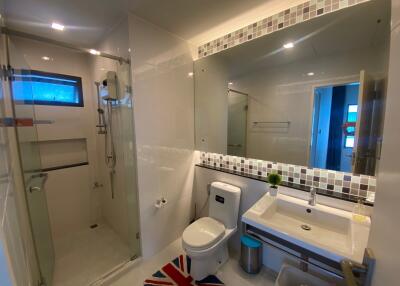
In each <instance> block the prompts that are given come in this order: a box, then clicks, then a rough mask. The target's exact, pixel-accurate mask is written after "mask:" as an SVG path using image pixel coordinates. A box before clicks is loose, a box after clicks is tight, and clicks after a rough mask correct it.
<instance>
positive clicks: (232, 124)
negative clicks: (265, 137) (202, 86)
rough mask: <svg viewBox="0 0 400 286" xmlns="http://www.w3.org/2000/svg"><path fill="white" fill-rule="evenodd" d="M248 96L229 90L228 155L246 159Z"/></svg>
mask: <svg viewBox="0 0 400 286" xmlns="http://www.w3.org/2000/svg"><path fill="white" fill-rule="evenodd" d="M247 97H248V95H247V94H246V93H244V92H240V91H237V90H233V89H228V154H230V155H233V156H240V157H246V132H247V108H248V102H247V100H248V98H247Z"/></svg>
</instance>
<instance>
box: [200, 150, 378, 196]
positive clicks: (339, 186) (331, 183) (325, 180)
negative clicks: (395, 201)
mask: <svg viewBox="0 0 400 286" xmlns="http://www.w3.org/2000/svg"><path fill="white" fill-rule="evenodd" d="M200 163H201V164H205V165H209V166H212V167H218V168H223V169H228V170H231V171H238V172H241V173H244V174H249V175H255V176H260V177H262V178H266V177H267V176H268V175H269V174H270V173H273V172H274V173H278V174H280V175H282V179H283V181H284V182H288V183H294V184H299V185H304V186H313V187H316V188H319V189H323V190H328V191H332V192H338V193H345V194H349V195H352V196H358V197H361V198H366V199H368V200H369V201H371V202H373V201H374V199H375V190H376V178H375V177H371V176H365V175H353V174H351V173H344V172H338V171H331V170H325V169H313V168H308V167H305V166H297V165H291V164H284V163H277V162H270V161H263V160H257V159H249V158H243V157H236V156H229V155H222V154H216V153H207V152H201V154H200Z"/></svg>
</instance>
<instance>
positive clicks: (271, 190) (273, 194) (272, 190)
mask: <svg viewBox="0 0 400 286" xmlns="http://www.w3.org/2000/svg"><path fill="white" fill-rule="evenodd" d="M278 188H279V187H278V186H276V188H273V187H271V186H269V188H268V189H269V190H268V191H269V194H270V196H271V197H276V196H277V195H278V190H279V189H278Z"/></svg>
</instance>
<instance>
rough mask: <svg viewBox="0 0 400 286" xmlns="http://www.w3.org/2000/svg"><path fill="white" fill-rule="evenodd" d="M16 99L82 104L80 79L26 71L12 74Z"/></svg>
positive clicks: (71, 104)
mask: <svg viewBox="0 0 400 286" xmlns="http://www.w3.org/2000/svg"><path fill="white" fill-rule="evenodd" d="M12 88H13V94H14V98H15V100H17V101H22V102H26V103H32V102H33V103H34V104H43V105H60V106H83V100H82V84H81V79H80V78H77V77H72V76H65V75H58V74H50V73H43V72H37V71H28V72H26V71H25V72H24V73H21V74H14V80H13V82H12Z"/></svg>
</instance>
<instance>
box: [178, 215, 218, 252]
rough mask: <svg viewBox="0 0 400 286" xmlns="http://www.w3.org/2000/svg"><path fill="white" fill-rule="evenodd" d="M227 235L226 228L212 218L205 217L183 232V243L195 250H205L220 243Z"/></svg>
mask: <svg viewBox="0 0 400 286" xmlns="http://www.w3.org/2000/svg"><path fill="white" fill-rule="evenodd" d="M224 234H225V226H224V225H223V224H222V223H220V222H219V221H217V220H215V219H213V218H211V217H203V218H200V219H198V220H196V221H195V222H194V223H192V224H191V225H189V226H188V227H187V228H186V229H185V231H184V232H183V235H182V239H183V243H184V244H185V245H186V246H187V247H189V248H191V249H193V250H203V249H207V248H209V247H210V246H212V245H214V244H215V243H216V242H218V241H219V240H220V239H221V238H222V237H223V236H224Z"/></svg>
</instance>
